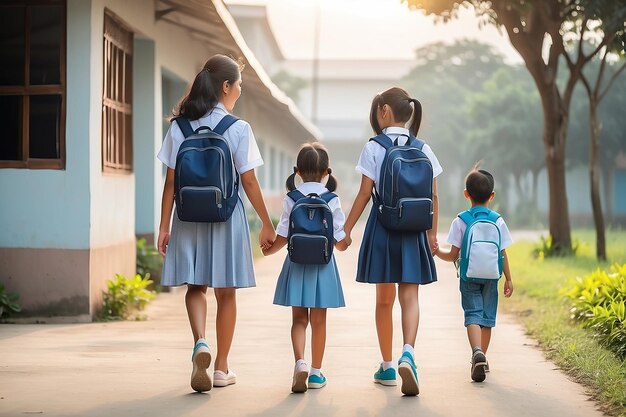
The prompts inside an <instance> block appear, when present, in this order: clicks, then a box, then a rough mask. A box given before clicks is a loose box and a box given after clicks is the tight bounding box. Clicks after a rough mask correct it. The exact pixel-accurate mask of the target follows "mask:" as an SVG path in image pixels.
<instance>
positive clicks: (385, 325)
mask: <svg viewBox="0 0 626 417" xmlns="http://www.w3.org/2000/svg"><path fill="white" fill-rule="evenodd" d="M395 299H396V284H376V331H377V333H378V345H379V346H380V353H381V354H382V355H383V361H385V362H390V361H391V360H392V358H391V352H392V343H393V303H394V301H395Z"/></svg>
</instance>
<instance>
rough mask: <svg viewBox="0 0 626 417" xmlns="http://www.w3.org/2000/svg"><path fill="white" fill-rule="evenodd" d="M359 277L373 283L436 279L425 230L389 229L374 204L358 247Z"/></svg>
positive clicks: (429, 281)
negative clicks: (381, 220) (405, 230)
mask: <svg viewBox="0 0 626 417" xmlns="http://www.w3.org/2000/svg"><path fill="white" fill-rule="evenodd" d="M356 280H357V281H358V282H367V283H370V284H385V283H410V284H430V283H431V282H435V281H437V271H436V269H435V260H434V259H433V256H432V254H431V253H430V246H429V244H428V236H427V234H426V232H398V231H393V230H387V229H385V228H384V227H383V225H382V224H380V222H379V221H378V216H377V215H376V210H375V208H374V207H372V210H371V211H370V215H369V218H368V219H367V225H366V226H365V233H364V234H363V241H362V242H361V250H360V251H359V264H358V268H357V275H356Z"/></svg>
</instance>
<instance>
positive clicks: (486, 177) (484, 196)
mask: <svg viewBox="0 0 626 417" xmlns="http://www.w3.org/2000/svg"><path fill="white" fill-rule="evenodd" d="M493 188H494V179H493V176H492V175H491V174H490V173H489V172H487V171H485V170H482V169H478V165H476V166H475V167H474V168H473V169H472V171H470V172H469V174H467V176H466V177H465V191H464V194H465V198H467V199H469V200H470V202H471V204H472V209H470V211H472V212H477V211H481V212H483V213H487V214H489V213H493V212H491V210H489V209H488V204H489V202H491V200H493V197H494V195H495V193H494V191H493ZM481 207H482V208H484V209H481ZM462 214H463V213H462ZM460 216H461V215H459V217H457V218H455V219H454V221H453V222H452V225H451V226H450V233H449V234H448V243H450V244H451V245H452V247H451V248H450V250H449V251H448V252H444V251H442V250H441V249H440V248H436V249H435V254H436V255H437V256H438V257H439V258H441V259H443V260H444V261H448V262H454V261H456V260H457V259H458V258H459V251H460V249H461V247H463V246H462V244H463V238H464V234H465V230H466V227H467V224H466V223H465V222H464V221H463V220H462V219H461V217H460ZM497 216H498V218H497V220H496V221H495V226H497V228H498V229H499V230H500V236H501V243H500V249H501V250H502V257H503V260H502V261H503V262H502V269H501V272H504V277H505V282H504V296H505V297H510V296H511V294H513V282H512V281H511V271H510V269H509V262H508V258H507V255H506V250H505V249H506V248H507V247H508V246H509V245H510V244H511V243H513V241H512V239H511V235H510V233H509V229H508V228H507V226H506V224H505V223H504V220H503V219H502V217H499V215H497ZM494 217H495V216H494ZM491 227H492V228H493V224H492V225H491ZM494 253H495V256H496V257H497V250H496V251H495V252H494ZM495 262H497V260H496V261H495ZM481 266H482V265H481ZM493 268H496V277H495V278H497V277H498V276H499V272H498V269H497V268H498V267H497V265H494V266H493ZM483 269H484V268H483ZM492 278H493V277H492ZM460 281H461V282H460V290H461V305H462V306H463V312H464V314H465V327H466V328H467V337H468V338H469V343H470V346H471V348H472V368H471V376H472V380H473V381H476V382H482V381H484V380H485V377H486V375H485V373H486V372H489V364H488V362H487V358H486V356H485V354H486V353H487V348H488V347H489V341H490V339H491V328H492V327H494V326H495V325H496V311H497V307H498V279H469V280H465V279H461V280H460Z"/></svg>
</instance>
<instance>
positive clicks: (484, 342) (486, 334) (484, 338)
mask: <svg viewBox="0 0 626 417" xmlns="http://www.w3.org/2000/svg"><path fill="white" fill-rule="evenodd" d="M490 341H491V327H482V328H481V329H480V346H481V347H482V349H483V352H485V353H487V349H489V342H490Z"/></svg>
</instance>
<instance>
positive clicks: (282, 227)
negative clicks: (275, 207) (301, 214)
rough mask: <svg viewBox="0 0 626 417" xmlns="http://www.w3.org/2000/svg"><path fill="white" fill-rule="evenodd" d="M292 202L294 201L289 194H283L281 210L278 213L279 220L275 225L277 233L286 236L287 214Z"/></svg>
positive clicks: (292, 204)
mask: <svg viewBox="0 0 626 417" xmlns="http://www.w3.org/2000/svg"><path fill="white" fill-rule="evenodd" d="M294 204H295V202H294V201H293V200H292V199H291V198H289V196H285V198H284V199H283V211H282V213H280V220H278V225H277V226H276V234H277V235H279V236H282V237H287V235H288V234H289V215H290V214H291V209H293V206H294Z"/></svg>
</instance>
